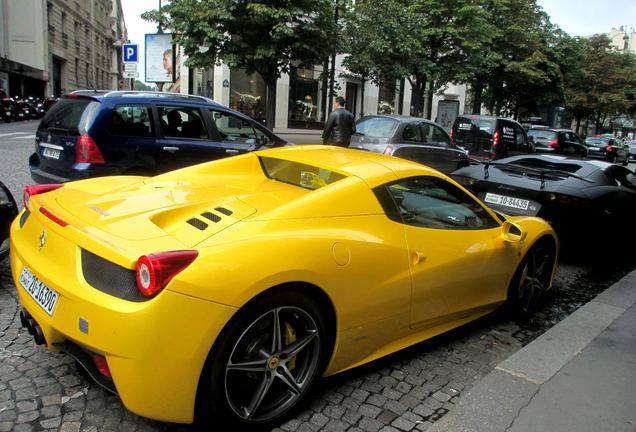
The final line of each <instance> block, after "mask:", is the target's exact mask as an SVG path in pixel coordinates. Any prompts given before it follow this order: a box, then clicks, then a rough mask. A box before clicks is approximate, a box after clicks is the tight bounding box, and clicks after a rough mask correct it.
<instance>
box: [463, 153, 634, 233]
mask: <svg viewBox="0 0 636 432" xmlns="http://www.w3.org/2000/svg"><path fill="white" fill-rule="evenodd" d="M452 177H453V178H454V179H455V180H457V181H458V182H459V183H460V184H462V185H464V186H466V187H467V188H468V189H470V190H471V191H472V192H473V193H474V194H475V195H477V196H478V197H479V199H481V200H482V201H484V202H485V203H486V204H487V205H488V206H490V207H492V208H493V209H495V210H497V211H500V212H503V213H506V214H511V215H528V216H538V217H541V218H543V219H546V220H547V221H549V222H550V224H551V225H552V226H553V227H554V228H555V229H556V231H557V232H558V233H559V234H560V235H563V236H567V237H568V238H575V237H579V240H582V241H586V240H588V239H592V238H593V237H594V236H599V238H600V237H604V236H607V235H608V234H610V235H615V236H616V240H617V241H618V240H619V239H624V238H625V236H626V235H628V234H629V232H633V230H631V229H629V228H627V227H626V226H625V225H624V222H625V221H626V220H630V219H631V218H632V217H633V213H634V209H636V175H635V174H634V172H632V171H630V170H628V169H627V168H625V167H622V166H619V165H614V164H611V163H607V162H601V161H591V160H574V159H568V158H566V157H563V156H556V155H526V156H515V157H510V158H506V159H501V160H499V161H496V162H491V163H485V164H483V165H472V166H470V167H468V168H463V169H460V170H457V171H455V172H454V173H453V174H452ZM564 243H565V240H564Z"/></svg>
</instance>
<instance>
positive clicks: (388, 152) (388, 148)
mask: <svg viewBox="0 0 636 432" xmlns="http://www.w3.org/2000/svg"><path fill="white" fill-rule="evenodd" d="M384 154H385V155H388V156H391V155H392V154H393V147H391V146H386V148H385V149H384Z"/></svg>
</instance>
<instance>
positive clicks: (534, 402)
mask: <svg viewBox="0 0 636 432" xmlns="http://www.w3.org/2000/svg"><path fill="white" fill-rule="evenodd" d="M635 303H636V271H634V272H632V273H630V274H629V275H627V276H625V277H624V278H623V279H621V280H620V281H619V282H617V283H616V284H614V285H613V286H611V287H610V288H608V289H607V290H606V291H605V292H603V293H602V294H600V295H599V296H597V297H596V298H595V299H594V300H592V301H591V302H589V303H587V304H586V305H585V306H583V307H581V308H580V309H578V310H577V311H576V312H575V313H573V314H572V315H570V316H569V317H568V318H566V319H564V320H563V321H561V322H560V323H559V324H557V325H556V326H554V327H553V328H551V329H550V330H548V331H547V332H546V333H544V334H543V335H541V336H540V337H539V338H537V339H536V340H535V341H533V342H532V343H530V344H528V345H527V346H525V347H524V348H522V349H521V350H519V351H518V352H516V353H515V354H513V355H512V356H510V357H509V358H508V359H507V360H505V361H503V362H502V363H501V364H499V366H497V367H496V368H495V370H494V371H493V372H491V373H490V374H488V375H487V376H486V377H485V378H484V379H483V380H482V381H480V382H479V383H477V384H476V385H475V386H474V387H473V388H472V389H471V390H470V391H469V392H468V393H466V394H465V395H463V396H462V398H461V399H460V401H459V405H458V406H457V408H456V409H455V410H453V411H452V412H451V413H449V414H448V415H446V416H445V417H443V418H442V419H440V420H439V421H438V422H436V423H435V424H434V425H432V426H431V428H430V429H428V432H482V431H483V432H497V431H510V432H530V431H532V432H534V431H536V432H586V431H589V432H617V431H625V432H635V431H636V391H635V389H636V306H635Z"/></svg>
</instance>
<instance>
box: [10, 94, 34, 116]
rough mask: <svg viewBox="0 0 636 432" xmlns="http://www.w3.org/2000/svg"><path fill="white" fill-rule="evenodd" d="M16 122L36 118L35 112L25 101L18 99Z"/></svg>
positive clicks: (16, 103)
mask: <svg viewBox="0 0 636 432" xmlns="http://www.w3.org/2000/svg"><path fill="white" fill-rule="evenodd" d="M15 112H16V120H33V119H34V118H36V114H35V112H34V111H33V110H32V108H31V105H29V104H28V103H27V102H26V101H25V100H23V99H17V100H16V101H15Z"/></svg>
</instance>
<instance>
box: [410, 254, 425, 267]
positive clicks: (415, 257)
mask: <svg viewBox="0 0 636 432" xmlns="http://www.w3.org/2000/svg"><path fill="white" fill-rule="evenodd" d="M411 261H412V262H413V264H420V263H423V262H424V261H426V255H424V253H423V252H411Z"/></svg>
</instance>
